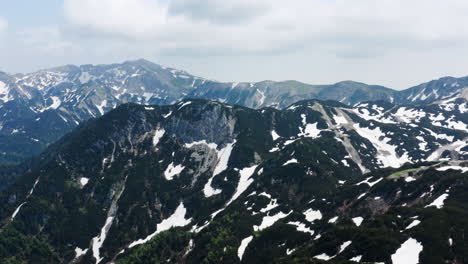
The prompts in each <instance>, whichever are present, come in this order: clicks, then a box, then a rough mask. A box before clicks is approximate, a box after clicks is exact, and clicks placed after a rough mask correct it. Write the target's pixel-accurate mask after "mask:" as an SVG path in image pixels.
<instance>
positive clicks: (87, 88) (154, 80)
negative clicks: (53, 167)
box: [0, 60, 467, 164]
mask: <svg viewBox="0 0 468 264" xmlns="http://www.w3.org/2000/svg"><path fill="white" fill-rule="evenodd" d="M466 80H467V78H460V79H455V78H443V79H440V80H438V81H433V82H430V83H427V84H422V85H420V86H417V87H413V88H410V89H408V90H404V91H395V90H392V89H389V88H385V87H382V86H377V85H367V84H364V83H358V82H352V81H345V82H339V83H336V84H332V85H309V84H305V83H300V82H297V81H283V82H274V81H263V82H256V83H251V82H241V83H223V82H217V81H212V80H207V79H204V78H200V77H197V76H194V75H191V74H189V73H187V72H185V71H181V70H177V69H173V68H167V67H163V66H160V65H157V64H154V63H151V62H149V61H146V60H137V61H128V62H124V63H122V64H111V65H82V66H73V65H67V66H63V67H57V68H53V69H47V70H41V71H38V72H35V73H31V74H15V75H9V74H6V73H0V116H1V117H2V118H1V119H0V128H1V129H0V163H2V164H8V163H13V164H15V163H19V162H21V161H24V160H26V159H28V158H30V157H31V156H34V155H37V154H39V153H40V152H41V151H42V150H44V149H45V148H46V147H47V146H48V145H50V144H51V143H53V142H55V141H56V140H58V139H59V138H60V137H62V136H63V135H65V134H66V133H67V132H70V131H71V130H72V129H74V128H75V127H76V126H77V125H78V124H79V123H81V122H83V121H86V120H88V119H90V118H96V117H99V116H101V115H103V114H104V113H105V112H108V111H109V110H111V109H114V108H115V107H116V106H118V105H120V104H123V103H139V104H158V105H168V104H173V103H176V102H178V101H180V100H182V99H184V98H185V99H187V98H192V99H196V98H198V99H208V100H213V101H218V102H223V103H227V104H235V105H242V106H246V107H250V108H255V109H260V108H263V107H274V108H278V109H284V108H286V107H288V106H289V105H291V104H293V103H295V102H297V101H300V100H305V99H320V100H334V101H340V102H342V103H345V104H348V105H356V104H358V103H361V102H364V101H378V100H382V101H387V102H392V103H396V104H413V105H414V104H420V103H425V104H428V103H432V102H436V101H439V100H445V99H449V98H452V97H453V96H458V95H459V94H460V93H461V92H462V91H463V88H464V87H466V84H467V81H466ZM465 92H466V89H465Z"/></svg>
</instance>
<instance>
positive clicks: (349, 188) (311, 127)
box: [0, 99, 468, 263]
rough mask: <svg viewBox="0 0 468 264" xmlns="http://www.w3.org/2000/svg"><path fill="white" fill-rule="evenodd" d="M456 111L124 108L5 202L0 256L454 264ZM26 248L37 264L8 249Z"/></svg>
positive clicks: (67, 145) (71, 140)
mask: <svg viewBox="0 0 468 264" xmlns="http://www.w3.org/2000/svg"><path fill="white" fill-rule="evenodd" d="M467 114H468V113H467V102H466V101H464V100H462V99H456V100H452V101H448V102H445V103H443V104H439V105H426V106H412V107H409V106H395V105H393V104H391V103H384V102H372V103H361V104H360V105H357V106H355V107H350V106H346V105H344V104H341V103H339V102H333V101H328V102H323V101H320V100H305V101H301V102H297V103H294V104H292V105H290V106H288V107H287V108H285V109H282V110H280V109H275V108H271V107H267V108H262V109H251V108H248V107H243V106H233V105H227V104H223V103H219V102H214V101H207V100H204V99H196V100H193V99H186V100H183V101H181V102H179V103H176V104H174V105H163V106H160V105H139V104H134V103H128V104H123V105H120V106H118V107H117V108H116V109H114V110H111V111H110V112H108V113H106V114H104V115H103V116H102V117H99V118H96V119H91V120H89V121H87V122H85V123H84V124H82V125H81V126H80V127H79V128H78V129H76V130H74V131H73V132H71V133H70V134H67V135H66V136H65V137H63V138H62V139H61V140H60V141H59V142H57V143H55V145H53V146H52V147H49V149H48V152H46V153H44V154H43V157H44V159H42V161H40V162H39V164H37V165H35V166H33V167H32V168H31V169H30V170H29V171H27V172H25V173H24V174H22V175H21V176H19V177H18V179H17V181H15V182H14V183H13V184H12V185H10V186H8V187H7V189H5V190H4V191H1V192H0V201H2V204H4V205H5V206H2V207H1V208H0V223H1V230H0V232H2V233H3V234H8V236H7V237H6V238H5V239H4V240H2V239H0V245H2V246H3V247H0V249H3V248H6V250H0V256H2V257H5V258H11V257H12V256H18V257H19V258H20V260H21V259H31V256H34V257H35V258H36V259H37V260H38V261H39V262H44V261H46V262H48V263H110V262H116V263H151V262H161V261H169V262H171V263H200V262H206V263H220V262H224V263H241V262H243V263H258V262H279V263H294V262H296V263H297V262H299V263H323V262H324V261H328V262H329V263H356V262H359V261H361V260H362V261H364V262H384V263H391V262H390V261H392V260H391V259H392V258H393V256H394V255H395V254H397V253H398V250H399V248H400V247H403V248H405V246H404V245H406V242H407V241H409V242H408V243H410V242H412V243H415V244H417V245H420V246H421V248H420V250H418V251H416V252H417V253H418V254H419V253H421V255H420V260H421V261H422V262H424V263H425V262H426V261H428V262H430V261H432V262H437V261H439V263H440V260H443V261H445V260H453V261H456V260H460V259H463V257H464V256H465V255H466V252H465V250H464V248H465V246H466V244H467V243H466V241H465V240H464V239H463V238H462V237H460V236H459V235H457V234H458V233H459V232H461V230H462V228H463V227H464V226H466V223H465V220H464V219H467V218H466V217H465V216H468V214H467V213H466V212H465V210H466V209H467V208H466V203H464V201H465V200H466V199H467V197H466V194H467V193H468V192H466V188H468V182H467V181H466V179H467V178H466V167H467V164H466V160H467V159H468V146H467V140H466V139H467V138H468V127H467V126H466V122H464V121H463V120H466V117H467ZM445 117H447V118H445ZM462 124H464V126H463V125H462ZM454 143H456V144H454ZM51 148H52V149H51ZM447 158H449V159H450V160H449V161H445V159H447ZM441 200H442V202H441ZM449 213H450V214H452V216H454V215H457V216H458V217H447V214H449ZM416 220H417V222H415V221H416ZM441 222H442V223H444V224H442V225H441V224H440V223H441ZM435 226H439V227H438V229H437V230H440V232H429V230H434V227H435ZM23 236H24V237H23ZM28 239H30V240H31V241H34V245H33V246H31V247H32V248H33V249H34V248H37V247H39V248H41V251H40V252H41V253H40V254H38V253H34V251H33V252H32V253H31V252H28V249H29V247H24V248H22V249H16V248H14V249H11V247H10V246H9V245H10V244H9V241H24V240H28ZM449 239H452V240H453V243H454V244H453V245H454V246H453V247H452V245H449V242H448V241H449ZM415 241H416V242H415ZM24 243H26V242H24ZM418 248H419V247H418ZM448 248H450V254H448V255H446V254H444V253H443V252H447V250H448ZM156 249H161V250H156ZM10 250H11V251H10ZM2 254H3V255H2ZM150 256H151V257H150ZM145 259H146V260H145ZM353 261H354V262H353Z"/></svg>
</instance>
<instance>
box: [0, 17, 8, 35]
mask: <svg viewBox="0 0 468 264" xmlns="http://www.w3.org/2000/svg"><path fill="white" fill-rule="evenodd" d="M7 29H8V21H7V20H6V19H4V18H2V17H0V33H2V32H5V31H6V30H7Z"/></svg>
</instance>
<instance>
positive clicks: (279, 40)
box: [0, 0, 468, 89]
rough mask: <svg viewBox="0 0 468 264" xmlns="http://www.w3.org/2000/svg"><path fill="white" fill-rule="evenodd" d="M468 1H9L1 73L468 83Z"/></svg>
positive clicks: (0, 19) (3, 12) (2, 12)
mask: <svg viewBox="0 0 468 264" xmlns="http://www.w3.org/2000/svg"><path fill="white" fill-rule="evenodd" d="M467 13H468V2H467V1H462V0H446V1H439V0H412V1H406V0H392V1H389V0H334V1H325V0H291V1H282V0H256V1H251V0H224V1H219V0H164V1H163V0H99V1H97V0H40V1H39V0H15V1H7V0H3V1H1V2H0V70H3V71H7V72H11V73H15V72H31V71H35V70H39V69H42V68H48V67H54V66H59V65H63V64H88V63H92V64H100V63H115V62H122V61H124V60H131V59H137V58H145V59H148V60H151V61H153V62H156V63H159V64H162V65H166V66H171V67H176V68H181V69H184V70H187V71H189V72H191V73H193V74H196V75H199V76H203V77H206V78H211V79H217V80H221V81H260V80H265V79H272V80H289V79H296V80H299V81H303V82H308V83H334V82H338V81H342V80H355V81H362V82H366V83H371V84H380V85H385V86H388V87H391V88H396V89H403V88H407V87H410V86H412V85H417V84H419V83H421V82H425V81H429V80H431V79H435V78H439V77H442V76H448V75H450V76H456V77H458V76H466V75H468V51H467V50H466V48H465V47H466V46H467V45H468V16H466V14H467Z"/></svg>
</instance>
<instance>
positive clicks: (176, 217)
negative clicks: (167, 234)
mask: <svg viewBox="0 0 468 264" xmlns="http://www.w3.org/2000/svg"><path fill="white" fill-rule="evenodd" d="M186 213H187V209H186V208H185V206H184V203H183V202H180V204H179V206H178V207H177V209H176V210H175V212H174V213H173V214H172V215H171V216H169V217H168V218H166V219H164V220H163V221H162V222H161V223H159V224H158V225H157V226H156V231H155V232H154V233H152V234H151V235H149V236H147V237H146V238H144V239H139V240H137V241H135V242H132V243H131V244H130V245H129V246H128V248H133V247H135V246H137V245H141V244H144V243H146V242H148V241H150V240H151V239H152V238H153V237H155V236H156V235H157V234H159V233H161V232H163V231H167V230H169V229H171V228H173V227H178V226H186V225H188V224H190V221H191V220H192V219H191V218H189V219H186V218H185V214H186Z"/></svg>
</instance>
